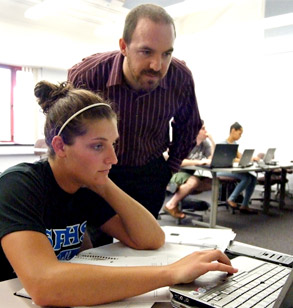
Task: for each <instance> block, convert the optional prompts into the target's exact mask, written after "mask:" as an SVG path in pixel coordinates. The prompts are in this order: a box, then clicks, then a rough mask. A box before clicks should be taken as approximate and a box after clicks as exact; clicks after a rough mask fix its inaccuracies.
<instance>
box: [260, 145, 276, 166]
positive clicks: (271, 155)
mask: <svg viewBox="0 0 293 308" xmlns="http://www.w3.org/2000/svg"><path fill="white" fill-rule="evenodd" d="M275 151H276V148H269V149H268V150H267V152H266V154H265V156H264V159H263V161H264V163H265V164H266V165H270V164H272V162H273V159H274V156H275Z"/></svg>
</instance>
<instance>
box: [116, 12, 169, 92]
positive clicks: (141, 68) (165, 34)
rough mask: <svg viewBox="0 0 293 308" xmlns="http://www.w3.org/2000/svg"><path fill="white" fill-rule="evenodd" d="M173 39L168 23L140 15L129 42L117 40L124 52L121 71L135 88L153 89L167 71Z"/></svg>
mask: <svg viewBox="0 0 293 308" xmlns="http://www.w3.org/2000/svg"><path fill="white" fill-rule="evenodd" d="M174 40H175V33H174V28H173V26H172V25H171V24H165V23H155V22H153V21H151V20H150V19H147V18H143V19H140V20H139V21H138V23H137V26H136V28H135V30H134V32H133V35H132V39H131V42H130V44H129V45H126V43H125V41H124V40H123V39H121V40H120V42H119V43H120V50H121V52H122V54H123V55H124V56H125V58H124V63H123V73H124V76H125V78H126V81H127V83H128V84H129V85H130V86H131V87H132V88H133V89H135V90H136V91H138V90H144V91H152V90H153V89H155V88H156V87H157V86H158V85H159V83H160V81H161V80H162V78H164V77H165V75H166V74H167V71H168V68H169V65H170V62H171V59H172V52H173V44H174Z"/></svg>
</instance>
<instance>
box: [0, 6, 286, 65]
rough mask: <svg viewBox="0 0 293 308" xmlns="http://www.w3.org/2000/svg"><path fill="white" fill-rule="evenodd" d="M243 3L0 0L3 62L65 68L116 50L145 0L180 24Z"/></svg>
mask: <svg viewBox="0 0 293 308" xmlns="http://www.w3.org/2000/svg"><path fill="white" fill-rule="evenodd" d="M245 1H249V0H154V1H152V0H145V1H144V0H0V41H1V51H0V63H2V64H12V65H22V66H23V65H26V66H38V67H51V68H52V67H53V68H60V69H67V68H68V67H71V66H72V65H73V64H75V63H76V62H78V61H80V60H81V59H82V57H85V56H87V55H90V54H92V53H95V52H99V51H100V52H102V51H105V50H113V49H118V40H119V38H120V37H121V35H122V30H123V24H124V19H125V16H126V15H127V13H128V12H129V10H130V9H131V8H133V7H134V6H137V5H138V4H141V3H155V4H158V5H161V6H163V7H165V9H166V10H167V11H168V13H169V14H170V15H171V16H172V17H173V18H174V20H175V23H177V24H178V23H179V22H180V21H182V20H184V19H186V17H187V15H190V14H192V13H194V12H199V11H204V10H207V9H213V8H216V7H225V6H229V5H230V4H231V3H237V2H238V3H241V2H245ZM259 1H262V0H259ZM266 1H272V0H266ZM273 1H275V0H273ZM284 1H285V2H287V0H284ZM290 1H291V0H290ZM176 26H177V25H176ZM179 31H180V28H179V27H178V26H177V33H178V34H179Z"/></svg>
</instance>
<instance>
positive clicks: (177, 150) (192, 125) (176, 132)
mask: <svg viewBox="0 0 293 308" xmlns="http://www.w3.org/2000/svg"><path fill="white" fill-rule="evenodd" d="M180 99H182V101H183V102H184V103H182V107H181V108H180V109H179V110H178V112H177V114H176V115H175V116H174V122H173V123H172V127H173V141H172V145H171V146H170V149H169V159H168V164H169V166H170V168H171V170H172V171H173V172H177V171H178V170H179V168H180V164H181V162H182V160H183V159H184V158H186V157H187V155H188V154H189V152H190V151H191V150H192V148H193V147H194V146H195V140H196V136H197V134H198V132H199V130H200V129H201V126H202V123H201V119H200V115H199V110H198V106H197V101H196V96H195V91H194V83H193V80H192V79H191V77H190V82H189V84H187V85H186V86H184V85H183V86H182V97H181V98H180Z"/></svg>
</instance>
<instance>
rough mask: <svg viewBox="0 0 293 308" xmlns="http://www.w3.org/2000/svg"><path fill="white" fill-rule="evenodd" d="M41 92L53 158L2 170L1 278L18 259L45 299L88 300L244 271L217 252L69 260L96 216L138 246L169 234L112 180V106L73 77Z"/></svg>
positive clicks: (35, 294)
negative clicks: (116, 263)
mask: <svg viewBox="0 0 293 308" xmlns="http://www.w3.org/2000/svg"><path fill="white" fill-rule="evenodd" d="M35 95H36V96H37V98H38V102H39V104H40V106H41V107H42V109H43V110H44V112H45V114H46V123H45V138H46V143H47V145H48V148H49V150H48V160H41V161H39V162H36V163H34V164H29V163H22V164H19V165H17V166H14V167H12V168H9V169H8V170H6V171H5V172H4V173H2V174H1V178H0V238H1V246H2V249H3V251H2V250H1V251H0V253H2V261H1V272H2V275H3V273H4V272H5V273H6V278H10V277H11V273H10V272H9V264H11V266H12V268H13V270H14V271H15V273H16V274H17V276H18V278H19V279H20V281H21V282H22V284H23V286H24V288H25V289H26V290H27V292H28V293H29V294H30V295H31V297H32V299H33V301H34V302H35V303H36V304H37V305H40V306H83V305H96V304H101V303H107V302H111V301H116V300H120V299H124V298H127V297H131V296H135V295H138V294H142V293H145V292H148V291H150V290H153V289H156V288H159V287H163V286H168V285H173V284H177V283H185V282H190V281H192V280H194V279H195V278H196V277H198V276H200V275H202V274H204V273H206V272H207V271H210V270H220V271H226V272H228V273H235V272H236V271H237V270H236V269H234V268H233V267H232V266H231V263H230V261H229V259H228V258H227V256H226V255H224V254H223V253H221V252H220V251H218V250H213V251H204V252H200V253H194V254H191V255H189V256H187V257H185V258H183V259H181V260H180V261H178V262H176V263H173V264H170V265H166V266H156V267H144V266H141V267H112V268H109V267H103V266H92V265H84V264H74V263H66V262H60V260H67V259H70V258H72V257H73V256H74V255H76V254H77V253H78V251H79V250H80V248H81V245H82V242H83V241H84V235H85V230H86V224H87V221H90V220H91V221H92V222H94V223H95V224H96V225H97V226H100V227H101V229H102V231H104V232H106V233H107V234H109V235H111V236H113V237H115V238H117V239H118V240H120V241H121V242H122V243H124V244H125V245H128V246H129V247H132V248H135V249H157V248H159V247H161V246H162V245H163V244H164V233H163V231H162V230H161V228H160V226H159V224H158V223H157V221H156V220H155V219H154V218H153V216H152V215H151V214H150V213H149V212H148V211H147V210H146V209H145V208H144V207H143V206H142V205H140V204H139V203H138V202H136V201H135V200H134V199H132V198H131V197H129V196H128V195H127V194H125V193H124V192H123V191H122V190H120V189H119V188H118V187H117V186H116V185H115V184H114V183H113V182H112V181H111V180H110V179H109V178H108V173H109V170H110V168H111V166H112V165H113V164H116V163H117V158H116V155H115V152H114V148H113V144H114V143H115V142H116V140H117V138H118V132H117V119H116V115H115V113H114V112H113V110H112V109H111V107H110V105H108V104H107V103H106V102H104V101H103V100H102V99H101V98H100V97H99V96H97V95H95V94H93V93H91V92H89V91H86V90H77V89H73V88H71V86H70V85H68V84H65V83H63V84H60V85H59V86H58V85H52V84H50V83H48V82H44V81H43V82H40V83H38V84H37V85H36V87H35ZM108 204H110V206H109V205H108ZM3 252H4V254H5V256H6V258H7V260H8V261H9V263H8V262H7V264H4V263H3V262H5V260H6V259H5V256H4V254H3ZM7 260H6V261H7ZM212 261H218V262H212ZM4 269H5V270H4ZM113 290H115V292H113Z"/></svg>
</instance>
